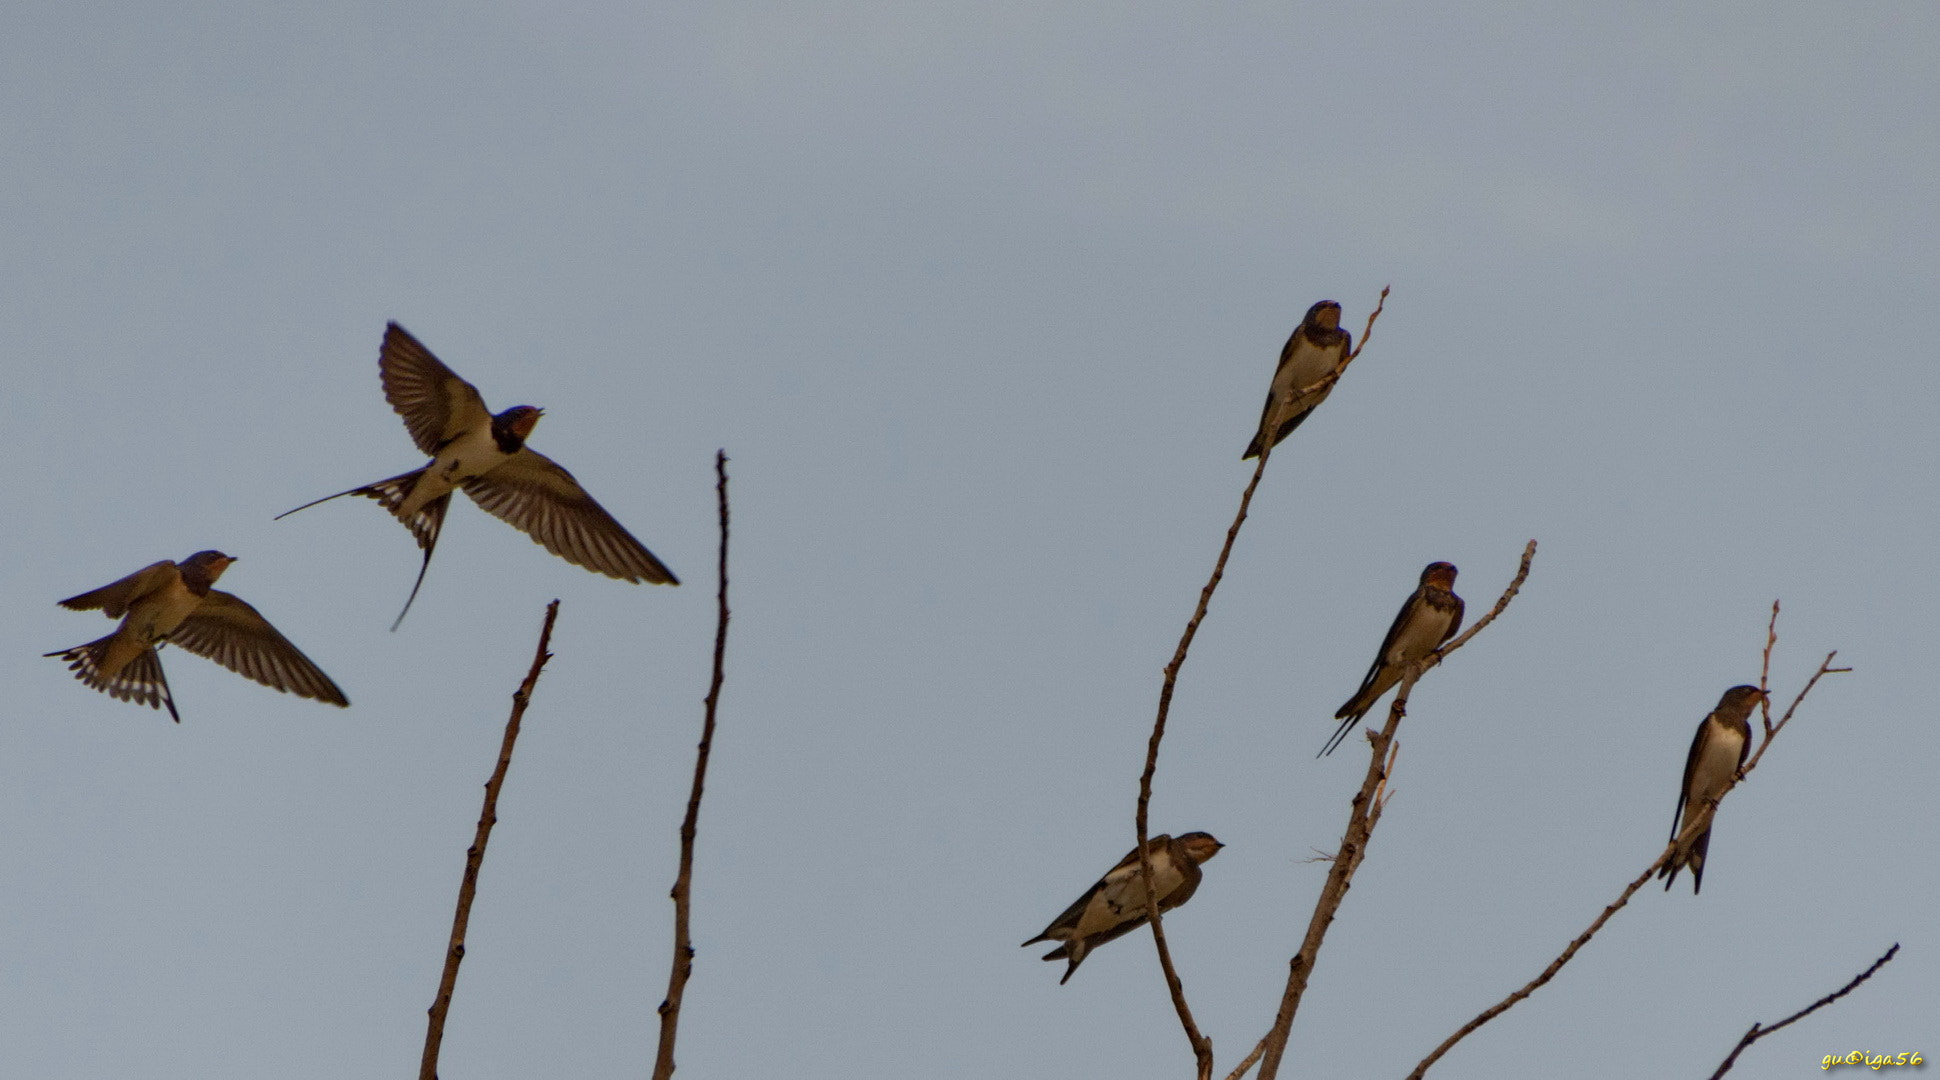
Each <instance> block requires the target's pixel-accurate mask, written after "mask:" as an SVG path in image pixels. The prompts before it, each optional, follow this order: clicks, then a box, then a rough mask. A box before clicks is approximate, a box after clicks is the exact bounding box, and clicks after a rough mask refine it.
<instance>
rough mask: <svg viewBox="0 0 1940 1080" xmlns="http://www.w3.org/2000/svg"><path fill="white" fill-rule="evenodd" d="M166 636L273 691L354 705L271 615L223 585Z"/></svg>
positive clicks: (175, 642)
mask: <svg viewBox="0 0 1940 1080" xmlns="http://www.w3.org/2000/svg"><path fill="white" fill-rule="evenodd" d="M168 640H169V644H171V645H177V646H180V647H181V648H184V649H187V650H188V651H189V652H192V653H194V654H196V655H197V656H204V657H207V658H209V659H211V660H214V661H215V662H216V663H218V664H221V665H222V666H223V667H226V668H228V669H229V670H230V671H233V672H235V673H236V674H238V675H245V676H248V677H249V678H251V679H254V680H256V681H257V682H259V683H262V684H263V685H264V686H267V687H269V688H271V689H273V690H282V691H286V692H289V693H292V694H295V695H297V696H298V697H306V698H311V699H313V700H316V701H322V702H326V703H328V704H331V705H349V704H350V701H349V700H348V699H346V698H345V697H344V692H343V691H342V690H339V689H337V684H336V683H334V682H331V681H330V676H328V675H325V674H324V673H323V671H322V669H320V668H318V667H317V666H316V665H315V664H313V663H311V662H310V658H309V657H307V656H305V655H303V653H302V652H300V651H298V649H297V647H296V646H294V645H292V644H290V640H289V639H288V638H286V637H284V636H283V635H282V634H280V633H278V632H277V630H276V627H274V626H271V625H270V624H269V620H268V619H265V618H263V617H262V616H261V615H259V614H257V612H256V609H255V608H253V607H250V606H249V605H248V604H245V603H243V602H242V601H241V600H238V599H237V598H236V597H234V596H232V595H230V594H229V593H226V592H223V591H222V590H220V589H211V590H209V595H208V597H207V598H206V599H204V600H203V601H202V604H201V606H200V607H198V608H196V609H195V614H193V615H190V616H189V617H188V618H186V619H184V620H182V625H180V626H178V627H176V628H175V632H174V633H172V634H170V635H169V638H168Z"/></svg>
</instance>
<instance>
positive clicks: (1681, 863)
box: [1657, 686, 1765, 896]
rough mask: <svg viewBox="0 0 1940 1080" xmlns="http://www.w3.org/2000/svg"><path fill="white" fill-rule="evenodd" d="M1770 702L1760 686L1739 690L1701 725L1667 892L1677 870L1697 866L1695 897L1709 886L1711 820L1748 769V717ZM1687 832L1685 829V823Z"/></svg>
mask: <svg viewBox="0 0 1940 1080" xmlns="http://www.w3.org/2000/svg"><path fill="white" fill-rule="evenodd" d="M1764 699H1765V692H1764V691H1762V690H1760V689H1758V688H1757V687H1756V686H1734V687H1732V688H1731V689H1729V690H1726V691H1725V692H1724V696H1723V697H1721V698H1719V699H1718V707H1717V708H1715V709H1712V710H1711V714H1710V715H1709V716H1706V717H1705V718H1704V719H1703V720H1702V721H1700V722H1699V723H1698V729H1697V735H1696V737H1694V738H1693V739H1692V740H1691V754H1690V756H1689V757H1687V758H1685V759H1684V786H1683V788H1682V789H1681V790H1680V791H1679V792H1678V796H1677V813H1676V814H1675V815H1674V816H1673V817H1672V818H1671V842H1672V843H1674V844H1676V845H1677V850H1675V851H1673V852H1672V853H1671V858H1670V861H1669V862H1667V863H1665V864H1664V867H1663V869H1661V870H1659V871H1657V876H1658V877H1660V878H1663V879H1664V891H1665V892H1669V891H1670V887H1671V885H1672V884H1673V883H1675V882H1676V881H1677V872H1678V871H1679V870H1681V869H1683V868H1684V867H1686V866H1688V867H1690V868H1691V895H1692V896H1696V895H1697V894H1698V890H1699V889H1701V888H1703V887H1704V856H1705V853H1706V852H1708V851H1710V850H1711V819H1712V817H1713V815H1715V814H1716V813H1717V810H1718V800H1719V799H1720V798H1722V797H1723V796H1724V793H1725V790H1726V789H1727V788H1729V787H1730V786H1731V783H1732V781H1733V780H1734V779H1736V777H1737V775H1738V770H1739V769H1740V768H1743V767H1744V764H1745V756H1746V755H1747V754H1749V753H1750V752H1751V724H1750V723H1749V722H1748V721H1747V719H1746V718H1747V717H1749V716H1750V715H1751V710H1752V709H1754V708H1756V707H1757V706H1758V703H1759V702H1760V701H1763V700H1764ZM1680 822H1681V823H1682V828H1679V823H1680Z"/></svg>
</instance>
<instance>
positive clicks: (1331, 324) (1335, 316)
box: [1306, 300, 1340, 330]
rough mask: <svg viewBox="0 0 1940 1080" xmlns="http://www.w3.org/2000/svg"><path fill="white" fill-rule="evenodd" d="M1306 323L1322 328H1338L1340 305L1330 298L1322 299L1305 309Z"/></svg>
mask: <svg viewBox="0 0 1940 1080" xmlns="http://www.w3.org/2000/svg"><path fill="white" fill-rule="evenodd" d="M1306 322H1307V325H1308V326H1314V327H1319V328H1320V329H1322V330H1338V329H1340V305H1339V304H1337V303H1335V302H1334V301H1332V300H1322V301H1321V302H1320V303H1318V304H1315V305H1314V306H1313V307H1310V308H1308V309H1307V320H1306Z"/></svg>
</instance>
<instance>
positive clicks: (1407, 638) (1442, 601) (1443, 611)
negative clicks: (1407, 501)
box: [1314, 562, 1462, 757]
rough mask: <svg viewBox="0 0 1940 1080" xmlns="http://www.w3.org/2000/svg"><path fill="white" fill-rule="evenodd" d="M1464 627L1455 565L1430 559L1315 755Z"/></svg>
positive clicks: (1338, 739) (1329, 748)
mask: <svg viewBox="0 0 1940 1080" xmlns="http://www.w3.org/2000/svg"><path fill="white" fill-rule="evenodd" d="M1461 628H1462V598H1461V597H1459V596H1456V595H1455V565H1454V564H1453V563H1445V562H1433V563H1429V564H1428V566H1427V567H1426V568H1425V569H1423V570H1422V572H1421V585H1420V586H1419V587H1418V588H1416V589H1415V591H1414V594H1413V595H1411V596H1409V597H1408V600H1407V602H1406V603H1404V604H1402V605H1401V610H1400V611H1399V612H1398V613H1396V615H1395V617H1394V625H1393V626H1390V627H1388V636H1387V637H1385V638H1382V639H1381V651H1380V652H1377V653H1375V654H1374V664H1373V666H1371V667H1369V668H1368V669H1367V678H1365V679H1362V680H1361V688H1360V689H1359V690H1356V691H1354V696H1353V697H1351V698H1348V699H1347V704H1345V705H1342V706H1341V707H1340V711H1339V712H1337V713H1335V714H1334V719H1336V720H1339V721H1340V722H1341V725H1340V729H1339V730H1338V731H1335V732H1334V737H1333V738H1331V739H1328V740H1327V745H1326V746H1325V747H1324V748H1322V750H1321V751H1320V753H1319V754H1316V755H1314V756H1315V757H1325V756H1326V755H1328V754H1331V753H1333V752H1334V748H1335V747H1337V746H1339V745H1340V744H1341V740H1342V739H1345V738H1346V737H1347V732H1348V731H1349V729H1351V728H1353V726H1354V725H1355V724H1357V723H1359V722H1360V720H1361V717H1363V716H1366V715H1367V712H1368V710H1369V709H1372V708H1374V703H1375V702H1376V701H1377V700H1379V699H1380V697H1381V695H1382V694H1385V693H1387V692H1388V690H1389V688H1390V687H1392V686H1394V684H1395V683H1398V682H1400V681H1401V676H1402V675H1404V674H1406V673H1407V670H1408V668H1409V667H1411V666H1413V665H1415V664H1419V663H1421V662H1422V661H1423V660H1426V659H1428V658H1429V657H1430V656H1431V655H1433V654H1434V652H1435V650H1436V649H1437V648H1439V647H1440V646H1441V643H1442V642H1444V641H1447V640H1448V639H1449V638H1452V637H1454V636H1455V631H1457V630H1460V629H1461Z"/></svg>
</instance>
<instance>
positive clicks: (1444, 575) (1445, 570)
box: [1421, 562, 1455, 589]
mask: <svg viewBox="0 0 1940 1080" xmlns="http://www.w3.org/2000/svg"><path fill="white" fill-rule="evenodd" d="M1421 583H1422V584H1423V585H1433V586H1434V587H1436V588H1437V589H1452V588H1454V587H1455V564H1454V563H1445V562H1431V563H1429V564H1428V565H1427V566H1426V567H1425V568H1423V569H1422V571H1421Z"/></svg>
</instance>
